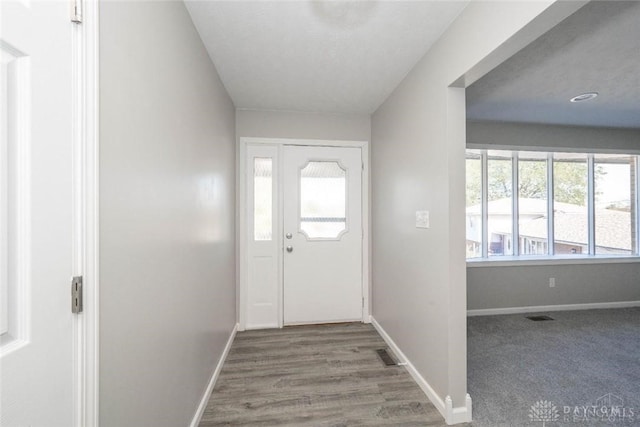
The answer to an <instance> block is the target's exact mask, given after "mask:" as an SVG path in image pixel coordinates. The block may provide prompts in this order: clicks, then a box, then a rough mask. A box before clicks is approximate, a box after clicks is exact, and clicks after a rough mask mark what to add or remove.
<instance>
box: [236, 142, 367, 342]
mask: <svg viewBox="0 0 640 427" xmlns="http://www.w3.org/2000/svg"><path fill="white" fill-rule="evenodd" d="M261 144H264V145H275V146H277V147H278V149H279V152H280V153H281V152H282V147H283V146H284V145H299V146H315V147H317V146H324V147H357V148H360V149H361V150H362V162H363V170H362V228H363V231H364V233H363V236H362V296H363V298H364V304H363V307H362V321H363V322H364V323H370V322H371V316H370V313H371V289H372V287H371V275H370V264H371V246H370V244H371V242H370V230H371V224H370V221H369V214H370V202H369V201H370V192H369V182H370V174H369V165H370V155H369V141H340V140H317V139H299V138H295V139H294V138H254V137H240V139H239V144H238V151H237V154H238V155H237V161H236V166H237V168H238V173H237V174H236V179H237V182H236V188H237V199H236V208H237V212H238V213H239V215H238V223H237V224H236V232H237V243H238V261H237V265H236V272H237V280H236V286H237V289H238V292H237V295H238V325H239V327H238V330H240V331H244V330H245V328H246V320H247V294H248V261H249V255H248V247H247V246H248V245H247V182H246V178H245V177H246V168H247V164H246V156H247V146H248V145H261ZM280 158H282V156H280ZM280 168H282V161H280ZM281 187H282V183H281V182H280V183H278V192H279V194H281V192H282V188H281ZM283 199H284V198H283V197H280V198H279V206H278V209H277V210H278V217H277V219H276V220H277V224H278V226H277V227H276V236H277V245H278V248H279V249H282V245H283V240H282V233H281V232H280V229H281V228H282V219H283V209H282V201H283ZM278 265H282V250H279V251H278ZM282 287H283V277H282V272H281V273H280V274H279V277H278V289H279V293H280V295H279V298H278V304H279V308H278V326H279V327H280V328H282V327H283V315H282V313H283V312H282V310H283V307H282Z"/></svg>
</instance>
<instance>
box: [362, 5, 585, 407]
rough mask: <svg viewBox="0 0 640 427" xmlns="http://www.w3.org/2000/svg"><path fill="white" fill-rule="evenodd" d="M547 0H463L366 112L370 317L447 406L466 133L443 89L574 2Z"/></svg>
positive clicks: (457, 368) (453, 369) (454, 93)
mask: <svg viewBox="0 0 640 427" xmlns="http://www.w3.org/2000/svg"><path fill="white" fill-rule="evenodd" d="M551 3H553V2H544V3H543V2H517V3H509V2H495V3H494V2H471V3H470V4H469V5H468V6H467V7H466V9H465V10H464V11H463V12H462V14H461V15H460V16H459V17H458V18H457V20H456V21H455V22H454V23H453V25H452V26H451V27H450V28H449V29H448V30H447V31H446V32H445V33H444V34H443V36H442V37H441V38H440V40H439V41H438V42H437V43H436V44H435V45H434V46H433V47H432V48H431V50H430V51H429V52H428V53H427V54H426V55H425V57H424V58H423V59H422V60H421V61H420V62H419V63H418V64H417V65H416V67H415V68H414V69H413V70H412V71H411V72H410V73H409V75H408V76H407V77H406V78H405V79H404V81H403V82H402V83H401V84H400V85H399V87H398V88H396V89H395V90H394V92H393V93H392V94H391V95H390V97H389V98H388V99H387V100H386V101H385V102H384V103H383V105H382V106H381V107H380V108H379V109H378V110H377V111H376V112H375V113H374V115H373V118H372V142H373V146H372V169H371V170H372V175H373V179H372V183H373V186H372V188H373V206H372V210H373V216H372V218H373V316H374V318H375V319H376V320H377V321H378V322H379V323H380V324H381V325H382V327H383V328H384V329H385V330H386V331H387V332H388V333H389V335H390V336H391V338H392V339H393V340H394V341H395V342H396V343H397V344H398V345H399V347H400V348H401V349H402V350H403V352H404V353H405V354H406V355H407V357H408V358H409V359H410V360H411V361H412V362H413V364H414V365H415V367H416V368H417V370H418V371H419V372H420V374H421V375H422V376H423V377H424V378H425V379H426V380H427V382H429V384H430V385H431V386H432V388H433V389H434V390H435V392H436V393H437V394H438V395H439V396H440V398H442V399H444V398H445V396H447V395H449V396H451V398H452V400H453V406H454V407H461V406H464V397H465V393H466V376H467V373H466V353H467V351H466V308H467V304H466V264H465V254H464V246H465V245H464V240H465V236H464V233H465V226H464V212H465V205H464V204H465V201H464V191H465V190H464V175H465V169H464V150H465V143H466V138H465V134H464V132H465V130H464V129H465V112H464V91H463V90H462V89H452V88H451V86H452V84H453V83H454V82H456V84H458V85H460V86H461V87H462V86H464V85H466V84H470V83H472V82H473V81H474V79H477V78H478V77H480V76H482V75H483V74H484V73H485V72H486V71H488V70H489V69H491V68H492V67H494V66H496V65H497V64H498V63H500V62H501V61H502V60H504V59H506V58H507V57H509V56H510V55H512V54H513V53H515V52H516V51H517V50H519V49H521V48H522V47H523V46H525V45H526V44H527V43H529V42H531V41H532V40H534V39H535V38H537V37H538V36H539V35H540V34H542V33H544V32H545V31H546V30H548V29H549V28H551V27H552V26H553V25H555V24H556V23H557V22H559V21H560V20H561V19H563V18H565V17H566V16H568V15H569V14H570V13H572V12H574V11H575V10H577V9H578V8H579V7H580V6H581V5H582V4H579V3H575V2H556V3H553V4H551ZM569 3H571V4H569ZM532 21H534V22H532ZM479 35H482V36H481V37H480V36H479ZM416 210H429V211H430V213H431V228H430V229H426V230H425V229H416V228H415V211H416Z"/></svg>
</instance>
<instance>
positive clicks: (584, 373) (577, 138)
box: [466, 1, 640, 426]
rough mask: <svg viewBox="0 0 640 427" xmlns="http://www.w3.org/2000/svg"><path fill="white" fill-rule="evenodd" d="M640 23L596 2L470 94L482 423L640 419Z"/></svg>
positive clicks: (637, 7) (621, 7) (473, 320)
mask: <svg viewBox="0 0 640 427" xmlns="http://www.w3.org/2000/svg"><path fill="white" fill-rule="evenodd" d="M639 19H640V3H637V2H629V1H627V2H624V1H620V2H602V1H593V2H589V3H588V4H587V5H585V6H583V7H582V8H581V9H580V10H578V11H577V12H576V13H574V14H573V15H572V16H570V17H569V18H567V19H565V20H564V21H562V22H560V23H559V24H558V25H557V26H556V27H555V28H553V29H552V30H550V31H549V32H548V33H546V34H544V35H543V36H541V37H540V38H539V39H537V40H535V41H534V42H533V43H531V44H530V45H529V46H527V47H525V48H524V49H523V50H521V51H520V52H518V53H517V54H515V55H514V56H512V57H511V58H509V59H508V60H507V61H505V62H504V63H502V64H501V65H500V66H498V67H496V68H495V69H494V70H492V71H491V72H490V73H488V74H487V75H485V76H484V77H483V78H482V79H480V80H479V81H478V82H476V83H474V84H473V85H471V86H470V87H469V88H468V89H467V120H468V122H467V149H468V150H467V211H466V215H467V302H468V310H469V317H468V343H467V345H468V389H469V393H470V395H471V396H472V397H473V404H474V408H473V413H474V425H478V426H515V425H534V424H537V425H542V422H543V421H544V422H547V423H548V424H547V425H573V426H575V425H598V426H606V425H640V420H639V419H638V415H637V412H638V408H639V407H640V401H639V399H640V362H639V357H638V354H640V308H638V307H639V306H640V281H639V279H638V278H639V277H640V263H639V262H638V254H639V253H640V247H639V244H638V242H639V240H640V239H639V238H638V236H639V235H638V229H639V228H640V227H638V220H639V215H638V191H637V189H638V188H639V187H640V186H639V182H638V176H640V173H639V172H638V171H639V169H638V163H639V158H638V153H639V151H638V149H639V147H640V116H638V114H637V111H639V108H640V105H638V99H640V85H639V84H638V80H637V76H638V75H639V74H638V72H639V71H640V59H639V58H638V56H637V54H635V53H633V52H637V51H638V49H640V29H639V28H638V26H637V22H639V21H638V20H639ZM513 236H516V237H513ZM531 315H546V316H549V317H551V318H552V319H553V320H545V321H532V320H529V319H527V316H531ZM545 405H547V406H545ZM585 407H587V409H585ZM598 408H599V409H598ZM602 408H608V410H609V412H608V413H607V412H603V410H602ZM612 408H613V409H612ZM585 410H586V411H587V412H586V413H585ZM545 411H546V415H545V416H546V418H545V416H543V415H544V414H543V413H544V412H545ZM612 411H613V413H614V414H613V416H612V417H610V418H609V416H610V415H611V412H612ZM556 416H557V417H556Z"/></svg>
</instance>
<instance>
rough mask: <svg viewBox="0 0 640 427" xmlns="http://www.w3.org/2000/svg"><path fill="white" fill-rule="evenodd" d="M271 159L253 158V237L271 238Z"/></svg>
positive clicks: (260, 239) (260, 238)
mask: <svg viewBox="0 0 640 427" xmlns="http://www.w3.org/2000/svg"><path fill="white" fill-rule="evenodd" d="M272 200H273V160H272V159H269V158H260V157H256V158H254V159H253V238H254V240H256V241H270V240H271V239H272V238H273V206H272V204H273V202H272Z"/></svg>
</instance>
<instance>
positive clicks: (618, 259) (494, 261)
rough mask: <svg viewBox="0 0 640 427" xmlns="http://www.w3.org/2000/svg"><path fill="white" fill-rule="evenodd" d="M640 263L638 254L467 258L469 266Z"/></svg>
mask: <svg viewBox="0 0 640 427" xmlns="http://www.w3.org/2000/svg"><path fill="white" fill-rule="evenodd" d="M634 262H638V263H640V256H637V255H618V256H615V255H613V256H612V255H567V256H559V255H555V256H535V257H533V256H531V257H523V256H519V257H514V256H496V257H492V258H472V259H467V267H471V268H476V267H519V266H534V265H576V264H626V263H634Z"/></svg>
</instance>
